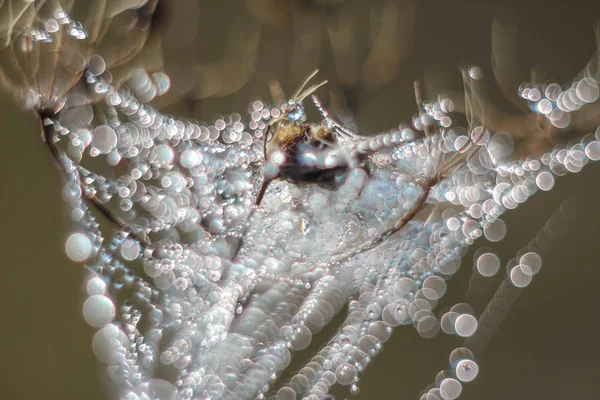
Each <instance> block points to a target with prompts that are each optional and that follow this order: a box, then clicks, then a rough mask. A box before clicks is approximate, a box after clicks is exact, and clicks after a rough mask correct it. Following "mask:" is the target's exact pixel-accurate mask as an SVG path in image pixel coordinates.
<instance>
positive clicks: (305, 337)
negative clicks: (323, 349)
mask: <svg viewBox="0 0 600 400" xmlns="http://www.w3.org/2000/svg"><path fill="white" fill-rule="evenodd" d="M293 330H294V336H293V339H292V343H291V349H292V350H304V349H305V348H307V347H308V345H309V344H310V341H311V340H312V333H311V332H310V330H309V329H308V328H307V327H306V326H304V325H294V326H293Z"/></svg>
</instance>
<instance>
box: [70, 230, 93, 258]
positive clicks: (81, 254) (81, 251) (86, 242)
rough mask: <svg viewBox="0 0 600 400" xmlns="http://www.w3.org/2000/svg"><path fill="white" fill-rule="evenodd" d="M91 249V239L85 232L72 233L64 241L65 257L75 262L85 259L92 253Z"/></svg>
mask: <svg viewBox="0 0 600 400" xmlns="http://www.w3.org/2000/svg"><path fill="white" fill-rule="evenodd" d="M93 250H94V247H93V246H92V241H91V240H90V238H89V237H88V235H86V234H85V233H81V232H76V233H73V234H71V236H69V237H68V238H67V242H66V243H65V252H66V253H67V257H69V258H70V259H71V260H73V261H75V262H84V261H86V260H87V259H88V258H90V256H91V255H92V252H93Z"/></svg>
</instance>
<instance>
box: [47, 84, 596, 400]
mask: <svg viewBox="0 0 600 400" xmlns="http://www.w3.org/2000/svg"><path fill="white" fill-rule="evenodd" d="M86 79H87V81H88V83H89V84H90V87H92V88H94V90H96V94H99V95H102V96H101V97H102V98H103V99H104V103H105V104H103V107H105V108H104V109H99V107H98V106H96V108H95V109H93V107H92V105H89V104H87V105H81V106H77V107H74V108H73V109H72V110H71V109H68V110H67V111H66V112H67V113H68V112H75V110H79V111H78V115H88V114H89V113H90V112H102V113H103V115H105V117H106V118H105V123H104V124H103V125H97V126H95V127H92V126H91V125H90V122H91V119H90V120H89V121H88V119H87V117H86V118H84V119H83V121H87V122H88V123H87V124H81V121H82V120H81V119H75V120H72V121H78V122H79V123H78V124H77V123H76V124H75V125H77V126H76V127H75V129H74V131H72V130H70V129H69V128H68V127H67V125H68V124H64V123H61V122H60V118H59V120H57V121H53V122H52V124H53V129H54V130H55V138H56V139H57V140H59V139H62V138H65V139H66V144H65V145H64V148H65V149H66V151H65V155H70V156H71V157H72V158H68V157H66V156H65V158H64V159H63V161H64V163H65V165H66V166H67V167H68V170H70V171H71V174H72V178H71V179H70V180H69V181H68V182H67V183H66V184H65V189H64V196H65V199H66V200H67V202H68V203H69V205H70V206H71V208H72V212H71V216H72V218H73V220H74V221H75V222H76V223H78V224H80V229H78V230H77V231H76V232H75V233H73V234H72V235H71V236H69V238H68V239H67V242H66V252H67V255H68V256H69V257H70V258H71V259H72V260H74V261H76V262H81V263H85V264H86V266H87V267H88V268H89V270H90V278H89V280H88V281H87V284H86V289H87V293H88V295H89V297H88V299H87V300H86V301H85V303H84V307H83V312H84V317H85V319H86V321H88V322H89V323H90V324H91V325H92V326H95V327H97V328H99V331H98V333H97V334H96V336H95V337H94V342H93V348H94V351H95V352H96V354H97V356H98V358H99V359H100V360H101V361H102V362H104V363H106V364H108V365H110V366H111V367H110V368H109V373H110V376H111V378H112V379H113V381H114V382H115V383H117V384H118V386H119V387H120V388H121V389H120V390H121V393H122V396H123V397H124V398H127V399H136V398H148V397H149V398H162V397H161V396H167V397H173V396H175V397H177V398H253V397H258V398H264V397H265V396H267V395H268V393H271V392H272V390H273V388H272V387H271V386H270V385H271V384H272V382H274V381H275V380H276V379H277V377H278V376H279V374H280V373H281V372H282V371H283V370H284V369H286V368H287V367H288V366H289V365H290V363H291V359H292V355H291V352H293V351H299V350H303V349H306V348H307V347H308V346H309V345H310V344H311V340H312V337H313V335H314V334H316V333H317V332H319V331H320V330H321V329H322V328H323V327H324V326H326V325H327V324H329V323H330V322H331V321H332V319H333V317H334V316H335V315H336V314H337V313H338V312H339V311H340V310H341V309H342V308H344V306H346V305H347V306H348V316H347V317H346V319H345V321H344V323H343V325H342V326H341V327H340V328H339V330H338V332H337V333H336V334H335V335H334V336H333V338H332V339H331V340H330V341H329V342H328V343H327V344H326V345H325V346H324V347H323V348H322V349H320V351H318V353H317V354H316V355H315V356H313V357H312V358H311V359H310V360H309V362H308V363H307V364H306V365H305V366H304V367H303V368H302V369H300V370H299V372H298V373H297V374H296V375H294V376H293V377H292V378H291V379H290V380H289V381H286V383H285V384H284V385H283V387H281V388H279V389H278V390H277V391H276V392H274V393H275V394H274V395H275V397H276V398H277V399H283V400H285V399H293V398H297V396H300V397H301V398H308V399H311V400H312V399H322V398H324V397H325V396H326V394H327V393H328V392H329V390H330V388H331V386H333V385H334V384H336V383H337V384H340V385H345V386H348V387H349V390H350V392H351V393H358V392H359V390H360V388H359V385H358V384H359V378H358V375H359V373H361V372H362V371H363V370H364V369H365V368H366V367H367V365H368V364H369V363H370V362H371V360H372V359H373V357H374V356H375V355H376V354H377V353H378V352H380V351H381V349H382V346H383V344H384V343H385V342H386V341H387V340H388V339H389V338H390V336H391V333H392V329H393V328H394V327H397V326H400V325H413V326H414V327H415V328H416V330H417V332H418V333H419V334H420V335H421V336H423V337H425V338H431V337H433V336H435V335H437V334H438V333H439V332H440V330H441V331H442V332H444V333H446V334H452V335H457V336H459V337H463V338H469V337H471V336H473V335H474V334H475V333H476V332H477V327H478V319H477V317H476V313H475V312H474V311H473V310H472V308H471V307H470V306H469V305H467V304H464V303H463V304H457V305H455V306H453V307H451V308H450V309H449V311H447V312H445V313H444V314H443V315H441V316H440V317H439V318H438V317H437V316H436V315H435V314H434V312H433V310H434V309H435V306H436V305H437V303H438V301H439V300H440V299H441V298H442V296H443V295H444V293H445V291H446V280H447V279H449V278H450V277H451V276H452V275H453V274H454V273H455V272H456V271H457V270H458V268H459V266H460V264H461V257H462V256H463V255H464V254H465V252H466V249H467V246H468V245H470V244H472V243H473V241H474V240H476V239H477V238H478V237H480V236H482V235H485V236H486V237H487V238H488V239H489V240H491V241H498V240H501V239H502V238H503V236H504V235H505V233H506V227H505V225H504V223H503V222H502V221H501V220H500V219H499V217H500V216H501V214H502V213H503V212H504V211H505V210H507V209H510V208H514V207H516V205H518V204H519V203H521V202H523V201H525V200H526V198H527V197H528V196H530V195H532V194H533V193H535V191H537V190H538V189H543V190H548V189H549V188H550V186H551V185H549V184H548V182H547V180H548V179H550V178H552V177H553V176H554V174H556V171H555V169H556V168H553V167H552V165H553V164H552V162H551V161H552V160H554V162H557V160H558V159H559V158H560V159H561V160H565V159H566V158H567V157H566V156H564V157H563V156H560V157H559V156H558V152H556V154H555V153H552V154H549V155H545V156H544V157H543V158H542V160H525V161H522V162H520V163H517V164H516V163H510V162H507V161H506V160H507V159H508V156H509V155H510V154H511V152H512V142H511V140H510V138H509V137H507V136H506V135H503V134H491V133H489V132H487V131H485V130H483V129H482V128H481V127H478V128H475V129H473V130H472V132H470V133H469V134H466V133H467V132H466V131H465V130H461V129H460V128H448V129H446V128H444V127H442V128H441V131H440V132H437V134H436V135H434V136H433V137H430V138H427V139H425V140H417V141H412V142H410V143H407V142H408V141H409V140H410V139H412V138H413V137H414V136H415V135H416V134H415V132H414V131H413V130H411V129H410V128H407V127H401V128H400V129H399V130H398V131H394V132H392V133H386V134H383V135H379V136H376V137H374V138H368V139H364V140H362V141H357V142H356V143H353V144H352V146H350V147H352V148H354V149H355V151H356V152H357V153H359V154H368V155H369V157H368V159H367V163H368V164H367V165H368V168H365V167H364V166H361V167H357V168H355V169H353V170H351V171H350V172H349V173H348V176H347V177H346V179H345V181H344V184H343V185H342V186H341V187H340V188H338V189H337V190H335V191H331V190H327V189H324V188H321V187H318V186H316V185H295V184H291V183H287V182H284V181H276V182H273V183H272V184H271V185H270V187H269V190H268V191H267V193H266V194H265V197H264V200H263V202H262V204H261V207H260V208H257V209H255V211H254V212H253V213H252V215H250V212H249V210H251V209H252V207H253V204H254V197H255V196H256V192H257V188H258V187H259V185H260V183H261V181H262V178H261V165H262V163H263V154H262V148H263V142H262V139H263V138H262V133H263V130H262V129H261V126H262V127H263V129H264V127H265V126H266V124H267V123H268V120H269V119H270V118H274V117H276V115H278V114H277V111H275V112H273V111H272V110H269V109H268V108H267V107H266V106H265V105H264V104H263V103H262V102H259V101H255V102H254V103H253V104H252V105H251V109H252V111H251V113H252V116H251V119H252V120H253V122H254V123H255V124H252V127H251V129H250V132H247V131H246V126H245V125H244V123H243V122H242V118H241V116H239V115H237V114H233V115H230V116H217V117H216V118H215V121H214V123H213V124H212V125H205V124H201V123H195V122H190V121H181V120H176V119H174V118H171V117H169V116H166V115H163V114H161V113H159V112H158V111H156V110H155V109H153V108H152V107H150V106H148V105H146V104H144V103H142V102H140V101H139V100H137V98H136V97H135V96H134V94H133V93H134V90H133V89H131V88H130V87H124V88H122V89H119V90H117V89H114V88H112V87H111V86H110V84H108V83H106V81H103V77H102V75H101V74H100V75H92V74H88V76H87V77H86ZM137 79H138V80H139V79H140V78H139V77H138V78H137ZM141 79H146V78H141ZM148 79H149V80H148V81H152V79H151V78H148ZM144 85H146V84H144ZM98 88H100V91H98ZM145 90H146V91H148V89H145ZM86 108H87V109H86ZM82 109H86V110H85V111H83V110H82ZM263 110H267V111H265V112H263ZM256 113H259V115H257V114H256ZM439 125H440V126H441V124H439ZM252 128H255V129H252ZM588 145H589V144H588ZM475 146H477V147H475ZM578 146H579V147H577V145H573V146H571V147H569V148H568V149H567V150H565V151H567V152H568V153H569V152H570V153H569V154H570V155H571V157H572V158H573V157H578V156H576V155H575V154H576V152H578V151H583V153H584V154H585V149H584V150H581V149H580V147H581V144H579V145H578ZM471 148H473V149H476V151H473V152H472V154H473V155H474V156H473V157H470V158H468V160H466V158H465V161H464V163H462V164H461V166H460V167H459V168H458V169H456V170H453V171H452V173H449V174H448V176H446V177H445V179H444V180H442V181H441V182H440V183H439V184H438V185H436V187H434V188H433V189H432V190H431V192H429V191H426V187H424V186H423V185H422V184H419V183H418V182H419V181H420V180H422V179H423V178H424V177H427V174H429V173H431V171H436V170H439V169H440V168H443V167H444V166H445V165H447V164H448V163H449V162H451V161H452V160H453V157H455V156H456V155H459V156H466V154H469V149H471ZM571 153H572V154H571ZM577 154H579V153H577ZM87 155H89V156H88V157H84V156H87ZM98 157H106V163H107V164H108V165H109V166H110V167H111V168H112V169H113V170H116V171H120V176H117V177H113V178H111V179H109V178H106V177H104V175H102V174H100V173H98V172H92V165H93V164H94V163H93V162H91V161H90V166H89V167H87V166H84V165H85V163H86V159H87V158H98ZM73 158H74V159H75V160H76V161H73ZM546 159H548V160H550V161H548V162H545V161H544V160H546ZM367 169H368V171H369V172H367ZM113 175H114V174H113ZM547 176H550V178H548V177H547ZM552 179H553V178H552ZM424 196H425V198H424ZM84 198H88V199H94V202H100V203H101V204H102V205H103V207H106V208H109V209H110V210H113V211H112V212H113V213H115V214H117V215H118V216H119V217H118V218H119V221H121V223H122V225H121V226H120V227H119V228H120V229H119V232H117V234H116V235H115V236H114V238H113V239H112V241H110V243H109V244H105V240H104V236H103V234H102V233H101V232H100V231H99V228H98V224H97V223H96V222H95V220H94V218H93V215H94V213H93V212H92V210H91V209H90V207H88V205H87V204H88V203H89V202H86V201H84ZM423 199H425V200H426V203H427V204H426V205H434V204H437V205H438V208H437V209H436V211H435V212H432V213H430V214H429V215H428V216H427V217H426V219H425V220H422V219H418V218H417V219H415V220H411V221H408V222H407V224H406V226H404V227H403V229H402V230H398V231H397V232H396V231H390V229H392V228H393V227H394V226H395V224H397V221H398V220H399V219H401V218H402V217H403V216H404V215H406V214H408V213H410V212H411V210H413V209H414V208H415V206H416V205H417V204H418V203H419V202H420V201H421V200H423ZM94 202H92V203H94ZM445 204H446V205H449V206H448V207H445V206H444V205H445ZM450 205H452V206H450ZM455 205H460V206H461V207H462V209H463V211H457V208H456V207H454V206H455ZM390 232H392V233H391V234H389V235H388V233H390ZM385 235H388V236H385ZM382 236H385V239H386V240H384V241H381V242H380V243H379V241H378V239H380V238H381V237H382ZM376 242H377V245H367V246H365V244H370V243H371V244H372V243H376ZM494 257H495V256H493V254H489V253H488V255H486V256H485V257H484V256H481V261H478V266H479V265H481V271H482V272H481V275H483V276H492V275H494V274H495V273H496V272H497V271H498V270H499V261H498V262H496V260H495V259H494ZM532 257H533V256H532ZM488 258H489V260H488ZM530 258H531V257H530ZM496 264H497V265H496ZM520 265H521V266H522V265H528V264H527V263H526V262H522V263H520ZM538 269H539V268H538ZM513 271H516V272H513V273H512V275H511V276H513V278H514V280H515V285H517V286H518V285H523V284H522V282H524V281H525V280H526V279H525V278H524V277H526V276H532V275H533V274H527V273H525V272H524V270H523V269H520V270H513ZM527 271H529V272H531V270H527ZM536 272H537V271H536ZM521 278H522V279H521ZM519 279H520V280H519ZM519 282H521V283H519ZM463 353H464V354H463ZM468 353H469V350H468V349H467V348H458V349H456V350H455V352H453V353H452V355H451V357H450V359H451V365H452V366H453V370H452V372H451V373H448V372H445V374H446V375H444V376H443V377H442V376H440V377H438V378H439V379H436V383H437V387H436V390H438V391H439V392H440V393H442V392H443V393H444V394H440V396H441V398H444V399H454V398H456V397H458V394H460V392H461V390H462V389H461V383H460V382H463V383H464V382H469V381H471V380H472V379H474V377H475V376H476V375H477V370H478V366H477V363H476V362H475V361H474V356H473V355H472V354H471V355H469V354H468ZM157 368H158V369H159V370H161V371H163V372H161V375H160V376H161V377H163V378H164V379H163V378H161V379H157V378H156V370H157ZM432 390H433V389H432ZM429 392H431V390H430V391H429ZM434 392H435V390H434ZM431 393H433V392H431ZM431 393H430V394H431Z"/></svg>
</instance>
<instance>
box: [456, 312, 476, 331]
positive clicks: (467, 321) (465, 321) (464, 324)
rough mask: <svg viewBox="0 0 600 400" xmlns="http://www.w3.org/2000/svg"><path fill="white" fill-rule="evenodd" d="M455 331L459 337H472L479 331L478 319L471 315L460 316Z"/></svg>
mask: <svg viewBox="0 0 600 400" xmlns="http://www.w3.org/2000/svg"><path fill="white" fill-rule="evenodd" d="M454 329H456V334H457V335H458V336H462V337H469V336H472V335H473V334H474V333H475V331H476V330H477V319H476V318H475V317H474V316H472V315H471V314H462V315H459V316H458V317H457V318H456V321H455V322H454Z"/></svg>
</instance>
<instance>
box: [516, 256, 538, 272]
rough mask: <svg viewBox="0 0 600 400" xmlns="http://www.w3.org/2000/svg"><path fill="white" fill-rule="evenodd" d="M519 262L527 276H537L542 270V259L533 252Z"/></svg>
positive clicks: (522, 257)
mask: <svg viewBox="0 0 600 400" xmlns="http://www.w3.org/2000/svg"><path fill="white" fill-rule="evenodd" d="M519 262H520V264H521V270H523V272H524V273H525V274H527V275H535V274H537V273H538V272H539V271H540V269H541V268H542V257H540V255H539V254H538V253H535V252H533V251H530V252H528V253H525V254H523V255H522V256H521V258H520V259H519Z"/></svg>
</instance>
